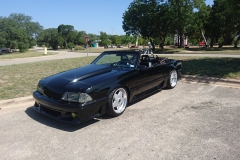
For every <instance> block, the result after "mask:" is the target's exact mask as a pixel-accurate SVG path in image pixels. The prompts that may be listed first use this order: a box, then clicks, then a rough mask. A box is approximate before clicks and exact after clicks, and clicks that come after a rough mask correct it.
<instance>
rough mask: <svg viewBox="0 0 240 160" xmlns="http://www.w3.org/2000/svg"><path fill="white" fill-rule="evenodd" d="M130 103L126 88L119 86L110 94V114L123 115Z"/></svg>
mask: <svg viewBox="0 0 240 160" xmlns="http://www.w3.org/2000/svg"><path fill="white" fill-rule="evenodd" d="M127 104H128V94H127V91H126V89H125V88H117V89H115V90H113V91H112V92H111V94H109V96H108V114H109V115H111V116H114V117H117V116H119V115H121V114H122V113H123V112H124V111H125V109H126V107H127Z"/></svg>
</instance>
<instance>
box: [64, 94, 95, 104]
mask: <svg viewBox="0 0 240 160" xmlns="http://www.w3.org/2000/svg"><path fill="white" fill-rule="evenodd" d="M62 100H64V101H69V102H80V103H86V102H90V101H92V97H91V96H90V95H88V94H87V93H78V92H65V93H64V94H63V96H62Z"/></svg>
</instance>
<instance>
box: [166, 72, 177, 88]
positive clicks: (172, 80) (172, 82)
mask: <svg viewBox="0 0 240 160" xmlns="http://www.w3.org/2000/svg"><path fill="white" fill-rule="evenodd" d="M177 80H178V77H177V71H176V70H172V71H171V72H170V74H169V78H168V83H167V88H169V89H172V88H174V87H175V86H176V85H177Z"/></svg>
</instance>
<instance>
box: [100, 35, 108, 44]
mask: <svg viewBox="0 0 240 160" xmlns="http://www.w3.org/2000/svg"><path fill="white" fill-rule="evenodd" d="M100 40H101V42H100V45H101V46H105V45H108V44H109V43H110V41H109V40H108V35H107V33H105V32H100Z"/></svg>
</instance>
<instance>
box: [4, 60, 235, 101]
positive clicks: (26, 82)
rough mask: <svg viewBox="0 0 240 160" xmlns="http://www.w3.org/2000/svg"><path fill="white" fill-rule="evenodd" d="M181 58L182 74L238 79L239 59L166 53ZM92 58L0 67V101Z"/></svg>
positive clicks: (23, 93) (26, 92) (27, 92)
mask: <svg viewBox="0 0 240 160" xmlns="http://www.w3.org/2000/svg"><path fill="white" fill-rule="evenodd" d="M167 57H168V58H172V59H178V60H182V63H183V68H182V69H183V72H182V73H183V74H187V75H197V76H209V77H220V78H233V79H240V58H206V57H205V58H204V57H185V56H171V55H169V56H167ZM95 58H96V57H83V58H73V59H64V60H52V61H42V62H36V63H27V64H18V65H11V66H2V67H0V93H1V94H0V100H3V99H12V98H17V97H24V96H29V95H31V94H32V92H33V91H34V90H36V86H37V83H38V81H39V80H40V79H42V78H44V77H47V76H50V75H52V74H55V73H58V72H62V71H65V70H69V69H72V68H76V67H80V66H83V65H86V64H89V63H91V62H92V61H93V60H94V59H95Z"/></svg>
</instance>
